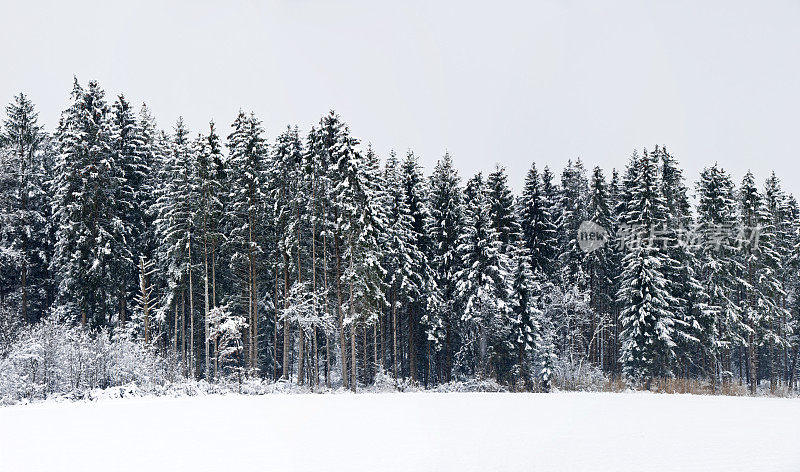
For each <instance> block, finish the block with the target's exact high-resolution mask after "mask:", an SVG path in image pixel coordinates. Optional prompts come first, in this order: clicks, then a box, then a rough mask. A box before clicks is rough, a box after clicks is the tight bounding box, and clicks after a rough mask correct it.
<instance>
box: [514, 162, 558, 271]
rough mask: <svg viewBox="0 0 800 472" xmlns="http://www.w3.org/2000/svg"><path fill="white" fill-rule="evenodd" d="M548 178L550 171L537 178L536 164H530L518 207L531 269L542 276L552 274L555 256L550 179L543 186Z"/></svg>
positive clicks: (554, 227)
mask: <svg viewBox="0 0 800 472" xmlns="http://www.w3.org/2000/svg"><path fill="white" fill-rule="evenodd" d="M549 175H550V174H549V170H547V169H545V173H544V174H543V175H542V176H541V177H540V176H539V172H538V171H537V170H536V164H531V168H530V170H529V171H528V174H527V175H526V177H525V187H524V188H523V190H522V197H521V198H520V200H519V204H518V205H519V221H520V227H521V230H522V237H523V239H524V241H525V246H526V247H527V249H528V253H529V254H530V261H531V268H532V270H534V271H537V272H541V273H542V274H545V275H550V274H552V268H553V266H554V261H555V259H556V256H557V254H558V237H557V229H556V223H555V219H554V216H553V214H552V210H553V209H554V205H555V201H554V199H553V198H552V196H553V194H554V192H553V190H552V177H549V178H548V180H547V183H545V178H546V177H547V176H549ZM548 188H549V190H548Z"/></svg>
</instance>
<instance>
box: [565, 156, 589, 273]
mask: <svg viewBox="0 0 800 472" xmlns="http://www.w3.org/2000/svg"><path fill="white" fill-rule="evenodd" d="M588 195H589V184H588V181H587V180H586V169H585V168H584V167H583V163H582V162H581V160H580V159H578V160H577V161H575V162H573V161H571V160H570V161H569V162H568V163H567V167H565V168H564V171H563V172H562V173H561V195H560V199H559V210H560V211H559V215H558V223H557V225H558V228H559V236H560V243H559V249H560V251H561V253H560V256H559V261H560V263H561V270H562V272H563V274H562V276H563V280H564V281H565V282H566V283H568V284H572V285H576V286H578V287H579V288H581V289H584V288H585V287H586V280H585V274H584V265H583V264H584V252H583V251H582V250H581V248H580V247H579V245H578V228H580V225H581V223H583V222H584V221H586V218H587V216H588V215H587V197H588Z"/></svg>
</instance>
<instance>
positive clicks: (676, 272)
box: [653, 146, 708, 375]
mask: <svg viewBox="0 0 800 472" xmlns="http://www.w3.org/2000/svg"><path fill="white" fill-rule="evenodd" d="M653 158H654V159H657V160H658V161H657V162H658V164H659V165H660V170H661V192H662V193H663V195H664V203H665V206H666V209H667V220H666V224H665V225H664V227H663V228H661V229H660V231H659V240H660V241H659V243H660V244H661V246H662V247H664V248H665V249H666V251H667V253H668V255H669V265H667V266H666V267H665V268H664V270H665V272H664V273H665V275H666V277H667V280H668V283H669V291H670V293H671V294H672V295H673V296H674V297H675V305H674V307H673V311H674V313H675V315H676V317H677V318H679V319H680V320H681V322H682V324H683V325H684V326H685V329H683V330H679V331H678V334H679V336H678V337H677V338H676V339H675V342H676V343H677V344H678V354H679V356H680V359H679V360H680V362H681V364H682V365H681V366H680V367H682V368H684V369H685V368H688V367H689V365H690V364H691V359H692V358H693V357H695V355H696V353H697V352H699V351H698V347H699V345H698V343H699V340H700V338H701V337H702V330H701V323H700V321H699V320H702V319H704V318H707V317H708V313H707V311H708V308H707V302H708V296H707V295H706V293H705V290H704V287H703V285H702V284H701V283H700V281H699V280H698V279H697V274H696V271H697V267H698V261H697V258H696V254H695V253H696V251H697V247H695V244H694V241H693V238H691V232H692V230H693V226H694V222H693V218H692V214H691V204H690V203H689V196H688V190H687V188H686V186H685V184H684V183H683V172H682V171H681V169H680V167H679V166H678V163H677V160H676V159H675V158H674V157H673V156H672V155H671V154H670V153H668V152H667V149H666V148H665V147H663V146H662V147H659V146H656V147H655V150H654V151H653ZM684 375H685V373H684Z"/></svg>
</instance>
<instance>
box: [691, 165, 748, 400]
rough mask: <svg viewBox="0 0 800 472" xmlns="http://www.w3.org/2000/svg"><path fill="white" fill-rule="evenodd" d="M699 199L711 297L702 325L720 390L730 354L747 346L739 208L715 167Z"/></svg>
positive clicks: (702, 271)
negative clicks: (740, 295) (740, 292)
mask: <svg viewBox="0 0 800 472" xmlns="http://www.w3.org/2000/svg"><path fill="white" fill-rule="evenodd" d="M697 193H698V204H697V209H696V210H697V230H696V231H697V235H698V238H699V241H698V245H699V251H698V262H699V266H698V267H699V270H698V277H699V279H700V280H702V281H703V287H704V289H705V292H706V294H707V296H708V310H707V311H706V313H705V316H703V317H701V319H700V320H698V324H699V326H700V330H701V339H700V341H701V343H700V344H701V345H702V346H704V348H705V349H706V356H705V357H706V359H705V360H706V364H707V366H706V372H707V375H708V376H709V377H710V378H711V381H712V387H713V388H716V385H717V382H718V381H719V380H720V378H721V377H722V376H723V374H725V373H726V372H729V370H730V369H729V364H730V360H731V356H730V353H731V350H732V348H733V347H734V346H736V345H741V344H743V342H744V339H743V338H742V336H741V333H742V332H743V327H742V322H741V313H740V309H739V306H738V304H737V303H736V294H735V289H736V287H737V285H738V284H739V283H740V281H739V280H738V277H739V274H741V267H740V263H739V261H738V260H737V258H736V257H735V255H736V248H735V247H734V243H735V236H736V234H735V232H734V231H735V227H736V217H737V208H736V199H735V196H734V185H733V182H732V181H731V178H730V176H729V175H728V174H727V173H726V172H725V170H723V169H722V168H721V167H719V166H718V165H717V164H715V165H714V166H712V167H709V168H706V169H705V170H703V172H702V174H701V175H700V181H699V182H698V184H697Z"/></svg>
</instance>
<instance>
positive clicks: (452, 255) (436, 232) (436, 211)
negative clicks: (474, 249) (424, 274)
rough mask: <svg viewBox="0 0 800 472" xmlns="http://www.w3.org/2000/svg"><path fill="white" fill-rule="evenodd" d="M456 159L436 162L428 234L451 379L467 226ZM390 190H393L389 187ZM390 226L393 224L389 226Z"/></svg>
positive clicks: (445, 365)
mask: <svg viewBox="0 0 800 472" xmlns="http://www.w3.org/2000/svg"><path fill="white" fill-rule="evenodd" d="M460 181H461V178H460V177H459V176H458V172H457V171H456V169H455V167H454V165H453V160H452V158H451V157H450V155H449V154H447V153H445V155H444V157H443V158H442V159H440V160H439V161H438V162H437V163H436V167H435V168H434V170H433V174H432V175H431V178H430V198H429V201H430V209H431V218H430V220H429V230H428V234H429V235H430V238H431V253H432V255H433V257H432V260H431V264H432V266H433V270H434V274H435V278H436V284H437V286H438V287H439V290H440V293H441V297H442V300H443V303H444V309H443V310H442V312H443V319H442V321H443V323H444V330H445V340H444V344H445V346H444V353H443V355H444V359H441V360H440V363H441V364H442V369H441V370H442V371H443V372H442V374H443V377H444V379H445V380H450V378H451V375H452V369H453V355H454V352H455V351H454V349H455V345H456V343H457V342H458V339H457V336H456V335H457V327H458V317H457V315H456V312H457V308H456V305H455V293H456V277H455V274H456V273H457V272H458V270H459V269H460V267H461V261H460V259H459V257H458V238H459V236H460V234H461V232H462V228H463V226H464V201H463V200H464V197H463V192H462V190H461V187H460ZM387 188H391V186H388V187H387ZM389 226H390V227H391V224H390V225H389Z"/></svg>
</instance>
